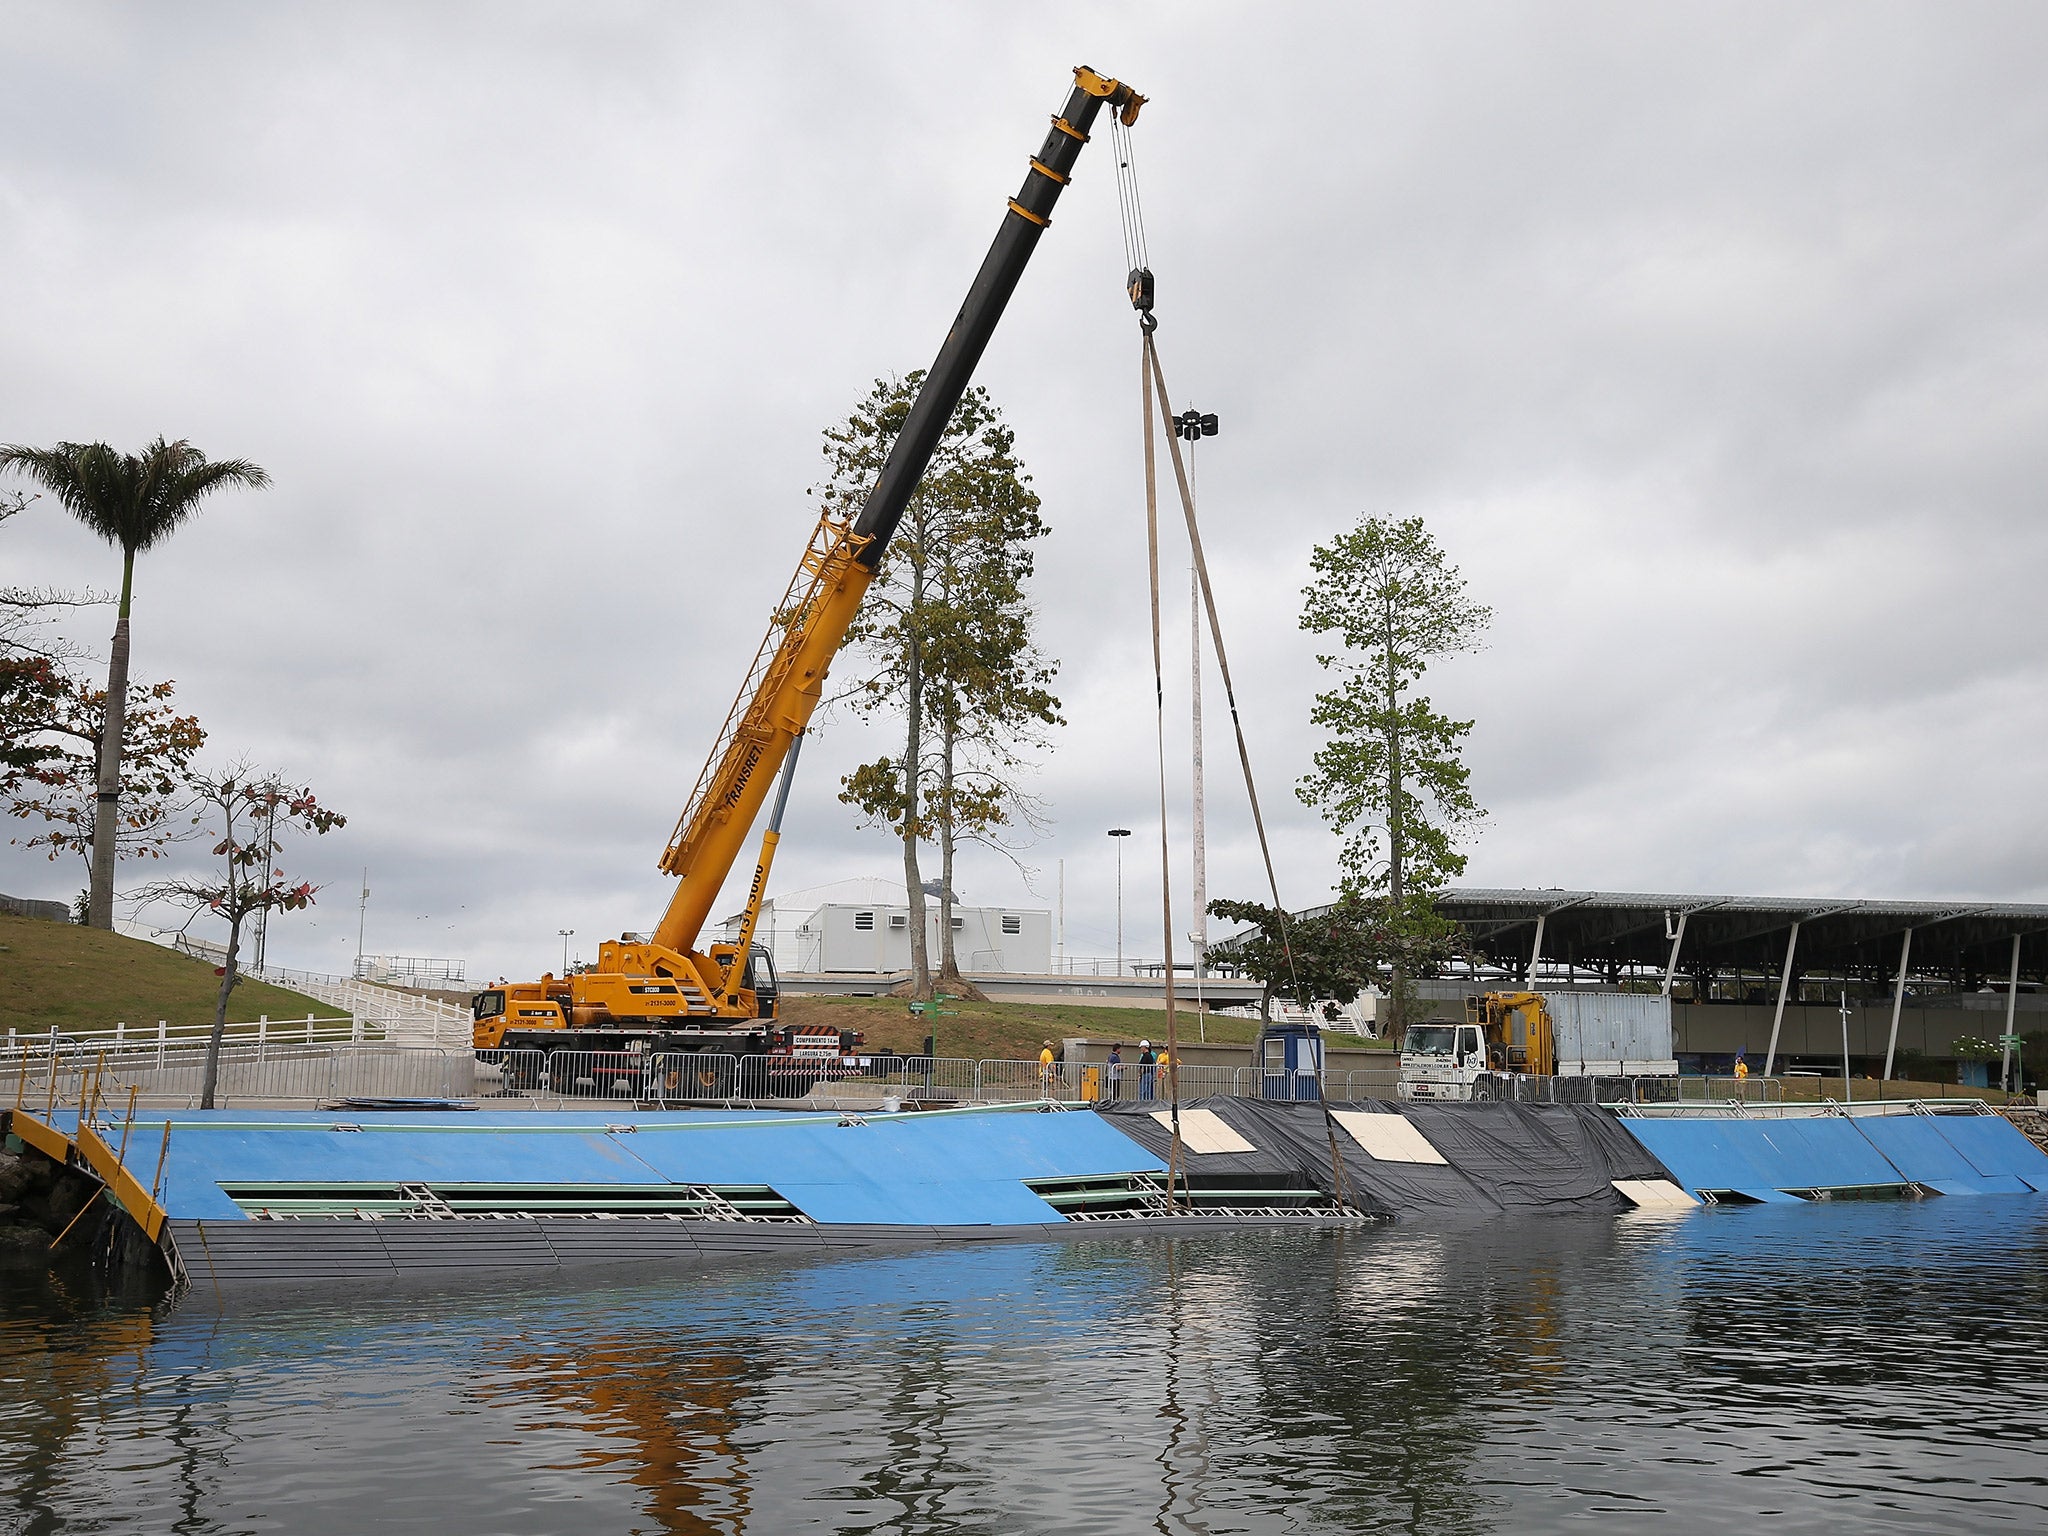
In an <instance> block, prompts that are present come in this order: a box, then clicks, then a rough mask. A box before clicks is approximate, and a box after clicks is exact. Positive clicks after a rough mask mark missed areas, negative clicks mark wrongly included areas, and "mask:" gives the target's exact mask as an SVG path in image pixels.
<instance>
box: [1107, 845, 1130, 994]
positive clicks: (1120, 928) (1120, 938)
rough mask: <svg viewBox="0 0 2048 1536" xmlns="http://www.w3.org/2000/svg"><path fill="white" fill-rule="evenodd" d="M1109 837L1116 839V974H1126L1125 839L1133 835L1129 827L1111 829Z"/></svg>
mask: <svg viewBox="0 0 2048 1536" xmlns="http://www.w3.org/2000/svg"><path fill="white" fill-rule="evenodd" d="M1109 835H1110V836H1111V837H1113V838H1115V839H1116V973H1117V975H1119V976H1121V975H1123V973H1124V839H1125V838H1127V837H1129V836H1130V835H1131V829H1130V828H1129V827H1111V828H1110V829H1109Z"/></svg>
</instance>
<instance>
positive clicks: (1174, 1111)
mask: <svg viewBox="0 0 2048 1536" xmlns="http://www.w3.org/2000/svg"><path fill="white" fill-rule="evenodd" d="M1147 318H1150V317H1149V316H1148V317H1147ZM1151 346H1152V333H1151V332H1150V331H1147V332H1146V333H1145V347H1146V352H1145V355H1144V356H1143V357H1141V358H1140V359H1139V360H1138V375H1139V377H1138V384H1139V390H1140V393H1141V394H1142V395H1143V396H1144V402H1145V404H1144V409H1145V555H1146V562H1145V563H1146V570H1147V573H1148V575H1149V576H1150V579H1151V588H1152V706H1153V727H1154V734H1155V736H1156V738H1157V740H1158V744H1159V902H1160V910H1161V915H1162V917H1163V919H1164V929H1163V932H1164V936H1165V946H1166V953H1165V958H1164V959H1163V960H1162V961H1161V966H1160V969H1161V971H1162V973H1163V974H1164V975H1165V977H1166V1094H1167V1113H1168V1117H1169V1123H1170V1126H1171V1129H1172V1132H1173V1140H1172V1143H1171V1145H1170V1146H1169V1148H1168V1150H1167V1156H1166V1206H1167V1209H1168V1210H1175V1209H1177V1208H1178V1202H1179V1196H1178V1195H1177V1194H1176V1191H1177V1190H1178V1189H1179V1188H1180V1187H1181V1186H1182V1185H1183V1184H1184V1183H1185V1182H1186V1172H1185V1170H1184V1169H1183V1167H1182V1166H1181V1157H1182V1152H1183V1149H1182V1145H1181V1134H1180V1012H1179V1010H1178V1009H1177V1008H1175V1006H1174V997H1173V860H1172V854H1171V846H1172V845H1171V843H1170V841H1169V839H1168V836H1167V826H1166V667H1165V661H1164V657H1163V654H1162V651H1161V639H1160V624H1159V471H1158V456H1157V454H1156V452H1155V451H1154V448H1153V436H1154V432H1153V419H1152V370H1151V368H1150V367H1148V366H1147V365H1148V363H1149V361H1150V358H1151ZM1179 460H1180V455H1179V453H1178V452H1177V451H1176V452H1175V454H1174V461H1175V463H1176V464H1177V463H1178V462H1179Z"/></svg>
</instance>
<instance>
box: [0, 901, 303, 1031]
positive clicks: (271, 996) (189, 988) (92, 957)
mask: <svg viewBox="0 0 2048 1536" xmlns="http://www.w3.org/2000/svg"><path fill="white" fill-rule="evenodd" d="M219 990H220V978H219V977H218V976H215V975H214V974H213V967H212V966H210V965H207V964H205V963H204V962H202V961H198V960H194V959H192V958H190V957H189V956H187V955H181V954H179V953H177V952H176V951H175V950H169V949H165V948H163V947H161V946H160V945H156V944H147V943H144V942H143V941H142V940H141V939H131V938H127V937H124V936H123V935H121V934H118V933H105V932H102V931H101V930H100V929H97V928H79V927H75V926H73V925H72V924H70V923H46V922H38V921H37V920H35V919H33V918H26V917H8V916H5V915H0V1031H5V1030H9V1029H17V1030H22V1031H24V1032H27V1031H31V1030H47V1029H49V1028H50V1027H51V1026H52V1025H55V1026H56V1027H57V1028H59V1029H61V1030H64V1031H65V1032H67V1033H71V1032H75V1031H80V1030H98V1029H111V1028H113V1026H114V1025H115V1023H116V1022H122V1021H125V1022H126V1023H127V1024H128V1025H129V1026H130V1027H131V1028H141V1027H149V1028H154V1027H155V1025H156V1021H157V1020H158V1019H165V1020H168V1021H169V1022H170V1023H172V1024H186V1025H194V1024H210V1023H212V1022H213V1000H214V996H215V994H216V993H217V992H218V991H219ZM339 1011H340V1010H338V1009H335V1008H333V1007H330V1006H329V1005H328V1004H326V1003H320V1002H315V1001H314V1000H313V999H312V998H310V997H304V996H301V995H300V994H299V993H297V992H287V991H286V990H285V989H284V988H282V987H273V986H269V985H266V984H265V983H263V982H260V981H244V982H242V983H241V984H240V985H239V986H237V987H236V988H235V991H234V996H233V997H232V998H230V999H229V1001H228V1019H229V1020H230V1022H237V1023H238V1022H240V1021H242V1020H244V1019H255V1018H256V1017H257V1016H258V1015H261V1014H268V1015H269V1016H270V1017H271V1018H273V1019H303V1018H304V1017H305V1016H306V1015H307V1014H309V1013H312V1014H317V1015H319V1016H320V1017H321V1018H323V1019H325V1018H332V1017H334V1016H335V1015H336V1014H337V1013H338V1012H339Z"/></svg>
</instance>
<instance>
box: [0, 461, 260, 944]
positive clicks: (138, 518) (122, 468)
mask: <svg viewBox="0 0 2048 1536" xmlns="http://www.w3.org/2000/svg"><path fill="white" fill-rule="evenodd" d="M8 469H12V470H15V471H17V472H19V473H21V474H23V475H26V476H27V477H28V478H29V479H31V480H33V481H35V483H36V484H38V485H40V486H41V487H42V488H43V489H44V490H45V491H47V492H49V494H50V495H52V496H53V497H55V498H56V499H57V502H58V504H59V505H61V506H62V507H63V508H64V510H65V511H67V512H69V513H70V514H71V515H72V516H73V517H75V518H77V519H78V520H79V521H80V522H81V523H83V524H85V526H86V527H88V528H90V529H91V530H92V531H93V532H94V533H96V534H98V535H99V536H100V537H101V538H103V539H105V540H106V541H107V542H108V543H109V544H112V545H115V546H117V547H118V548H119V549H120V551H121V609H120V617H119V618H117V619H116V620H115V621H114V654H113V658H112V660H111V661H110V662H109V663H108V666H107V715H106V721H105V723H104V724H103V725H102V726H101V728H100V751H99V801H98V804H97V805H96V806H95V807H94V809H93V822H92V892H91V896H90V898H89V905H88V913H89V915H88V917H87V921H88V922H90V923H91V924H92V926H93V927H95V928H111V927H113V926H114V834H115V831H116V829H117V828H118V827H119V825H120V812H121V732H122V729H123V727H124V726H125V725H126V724H127V713H128V600H129V598H130V596H131V595H132V594H133V592H134V590H135V557H136V556H137V555H139V554H141V553H142V551H144V550H145V549H149V548H150V547H152V546H153V545H156V544H160V543H162V542H163V541H164V540H165V539H167V538H169V537H170V535H171V534H172V532H173V531H174V530H175V529H176V528H177V527H178V525H179V524H180V523H182V522H184V521H185V519H186V518H188V517H190V516H191V515H192V514H193V513H194V512H196V511H198V510H199V503H200V501H201V500H202V499H204V498H205V497H206V496H207V495H209V494H210V493H212V492H213V491H216V490H218V489H220V487H222V486H224V485H239V486H246V487H248V488H249V489H251V490H260V489H261V488H262V487H264V486H266V485H268V484H270V476H269V475H267V474H265V473H264V472H263V470H262V469H260V468H258V467H257V466H256V465H254V464H252V463H250V462H249V461H248V460H247V459H221V460H219V461H218V462H214V463H209V462H208V461H207V458H206V455H205V454H203V453H201V452H200V451H199V450H198V449H197V448H194V447H193V446H192V445H191V444H190V443H188V442H185V441H183V440H182V439H181V440H180V441H178V442H175V443H167V442H165V441H164V440H163V439H162V438H161V437H159V438H158V439H157V440H156V441H155V442H153V443H151V444H150V445H149V446H148V447H147V448H145V449H143V450H142V452H141V453H140V454H132V453H116V452H115V451H114V450H113V449H112V448H109V447H108V446H107V445H106V444H105V443H59V444H57V446H56V447H54V448H25V447H22V446H21V445H20V444H9V445H7V446H4V447H0V470H8Z"/></svg>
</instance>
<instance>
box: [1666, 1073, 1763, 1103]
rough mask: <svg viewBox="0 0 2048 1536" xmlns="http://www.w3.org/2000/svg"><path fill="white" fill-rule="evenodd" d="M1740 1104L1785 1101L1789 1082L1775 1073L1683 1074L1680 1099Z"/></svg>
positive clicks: (1681, 1101)
mask: <svg viewBox="0 0 2048 1536" xmlns="http://www.w3.org/2000/svg"><path fill="white" fill-rule="evenodd" d="M1703 1100H1704V1101H1711V1102H1714V1103H1727V1102H1729V1101H1731V1100H1732V1101H1734V1102H1735V1103H1738V1104H1782V1103H1784V1102H1785V1085H1784V1083H1783V1082H1782V1081H1780V1080H1779V1079H1777V1078H1775V1077H1681V1078H1679V1079H1678V1101H1679V1102H1680V1103H1682V1104H1689V1103H1696V1102H1700V1101H1703Z"/></svg>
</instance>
